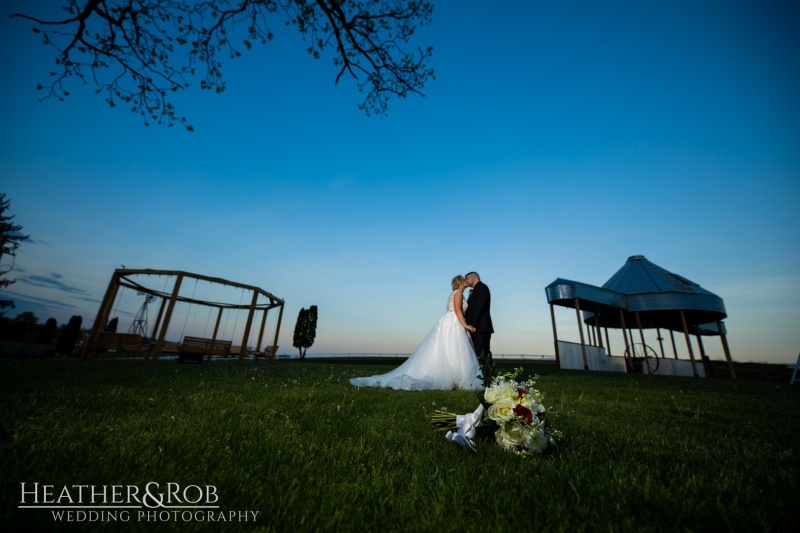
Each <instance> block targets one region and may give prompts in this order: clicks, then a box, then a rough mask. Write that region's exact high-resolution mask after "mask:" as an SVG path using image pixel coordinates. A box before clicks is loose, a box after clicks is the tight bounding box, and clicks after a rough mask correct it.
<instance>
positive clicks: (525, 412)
mask: <svg viewBox="0 0 800 533" xmlns="http://www.w3.org/2000/svg"><path fill="white" fill-rule="evenodd" d="M514 414H515V415H517V416H518V417H520V418H522V419H523V420H524V422H523V425H526V426H527V425H530V423H531V422H533V411H531V410H530V409H528V408H527V407H525V406H524V405H522V404H517V406H516V407H514Z"/></svg>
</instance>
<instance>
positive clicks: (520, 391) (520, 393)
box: [517, 387, 527, 400]
mask: <svg viewBox="0 0 800 533" xmlns="http://www.w3.org/2000/svg"><path fill="white" fill-rule="evenodd" d="M526 394H527V393H526V392H525V389H523V388H522V387H517V397H518V398H519V399H520V400H521V399H522V397H523V396H525V395H526Z"/></svg>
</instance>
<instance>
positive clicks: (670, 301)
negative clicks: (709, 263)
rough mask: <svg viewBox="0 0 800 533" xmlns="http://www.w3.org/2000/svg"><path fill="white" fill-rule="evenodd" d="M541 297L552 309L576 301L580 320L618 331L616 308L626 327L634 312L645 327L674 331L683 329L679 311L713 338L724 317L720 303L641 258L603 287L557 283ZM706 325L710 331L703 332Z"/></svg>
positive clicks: (637, 257) (637, 258)
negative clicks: (581, 317) (616, 328)
mask: <svg viewBox="0 0 800 533" xmlns="http://www.w3.org/2000/svg"><path fill="white" fill-rule="evenodd" d="M545 292H546V294H547V301H548V302H549V303H551V304H556V305H561V306H565V307H573V308H574V307H575V300H576V299H577V300H578V305H580V308H581V310H582V311H583V317H584V321H585V322H587V323H589V322H590V321H591V323H593V324H594V323H596V321H599V323H600V325H602V326H605V327H621V318H620V309H621V310H622V311H623V313H624V314H625V315H627V316H626V318H625V320H626V322H627V321H629V320H633V319H634V318H635V317H634V316H633V314H634V313H636V315H637V316H638V319H639V320H640V321H641V322H642V326H643V327H645V328H655V327H662V328H669V329H674V330H681V329H682V327H683V326H682V320H681V314H680V313H677V311H683V315H684V317H685V318H686V321H687V323H688V325H689V327H690V328H692V329H695V328H697V331H700V330H702V332H703V333H706V334H714V333H713V330H714V329H717V328H716V325H715V324H714V323H715V322H717V321H720V320H722V319H724V318H726V317H727V313H726V311H725V304H724V302H723V301H722V298H720V297H719V296H717V295H716V294H714V293H712V292H709V291H707V290H705V289H703V288H702V287H700V285H698V284H697V283H694V282H692V281H689V280H688V279H686V278H684V277H682V276H679V275H677V274H673V273H672V272H669V271H668V270H665V269H663V268H661V267H660V266H658V265H656V264H654V263H651V262H650V261H648V260H647V259H645V257H644V256H642V255H633V256H631V257H629V258H628V261H627V262H626V263H625V265H623V267H622V268H620V269H619V270H618V271H617V272H616V274H614V275H613V276H611V278H610V279H609V280H608V281H607V282H606V283H605V284H604V285H603V286H602V287H596V286H594V285H588V284H586V283H580V282H577V281H571V280H565V279H561V278H558V279H556V280H555V281H554V282H553V283H551V284H550V285H548V286H547V287H546V288H545ZM707 323H711V324H712V326H713V328H712V327H702V326H703V325H705V324H707ZM631 325H633V322H631V323H628V326H629V327H630V326H631Z"/></svg>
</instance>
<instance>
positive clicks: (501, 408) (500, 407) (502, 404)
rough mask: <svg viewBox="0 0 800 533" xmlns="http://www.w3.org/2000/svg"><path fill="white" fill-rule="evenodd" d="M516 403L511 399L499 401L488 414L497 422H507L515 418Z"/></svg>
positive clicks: (490, 408)
mask: <svg viewBox="0 0 800 533" xmlns="http://www.w3.org/2000/svg"><path fill="white" fill-rule="evenodd" d="M515 405H516V403H515V402H514V401H513V400H511V399H509V398H501V399H500V400H497V402H496V403H494V404H493V405H492V406H491V407H489V410H488V411H487V412H486V414H487V415H488V416H489V418H491V419H492V420H494V421H495V422H507V421H509V420H511V419H512V418H514V406H515Z"/></svg>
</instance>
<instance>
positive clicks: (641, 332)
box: [636, 311, 647, 354]
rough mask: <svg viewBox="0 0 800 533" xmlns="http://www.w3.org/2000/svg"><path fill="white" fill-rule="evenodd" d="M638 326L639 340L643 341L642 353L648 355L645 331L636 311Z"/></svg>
mask: <svg viewBox="0 0 800 533" xmlns="http://www.w3.org/2000/svg"><path fill="white" fill-rule="evenodd" d="M636 326H637V327H638V328H639V338H640V339H641V340H642V353H643V354H644V353H647V352H646V350H647V343H646V342H644V330H643V329H642V319H641V318H640V317H639V311H636Z"/></svg>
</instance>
